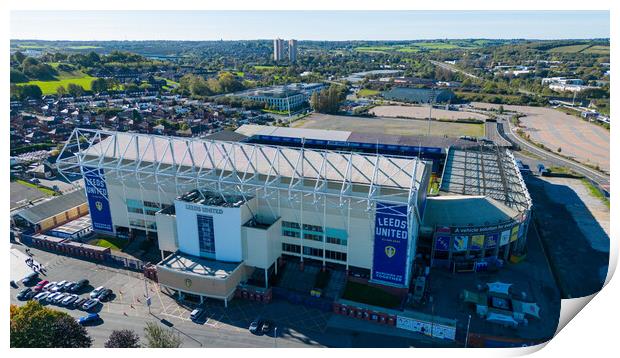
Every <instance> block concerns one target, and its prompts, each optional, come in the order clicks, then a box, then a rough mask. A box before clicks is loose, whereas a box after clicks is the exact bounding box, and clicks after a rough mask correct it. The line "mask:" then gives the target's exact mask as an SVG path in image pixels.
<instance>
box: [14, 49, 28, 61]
mask: <svg viewBox="0 0 620 358" xmlns="http://www.w3.org/2000/svg"><path fill="white" fill-rule="evenodd" d="M25 59H26V55H24V54H23V53H21V52H19V51H16V52H15V53H14V54H13V60H15V62H18V63H22V62H24V60H25Z"/></svg>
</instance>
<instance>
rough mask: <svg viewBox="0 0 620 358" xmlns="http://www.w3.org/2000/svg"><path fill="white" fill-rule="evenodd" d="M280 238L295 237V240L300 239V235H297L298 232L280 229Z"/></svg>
mask: <svg viewBox="0 0 620 358" xmlns="http://www.w3.org/2000/svg"><path fill="white" fill-rule="evenodd" d="M282 236H288V237H296V238H299V237H301V235H300V234H299V231H291V230H284V229H282Z"/></svg>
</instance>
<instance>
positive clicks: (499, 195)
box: [58, 126, 531, 303]
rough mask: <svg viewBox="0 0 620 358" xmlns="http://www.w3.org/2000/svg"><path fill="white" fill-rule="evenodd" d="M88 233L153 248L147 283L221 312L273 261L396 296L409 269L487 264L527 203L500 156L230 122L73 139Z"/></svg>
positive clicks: (479, 148) (526, 212)
mask: <svg viewBox="0 0 620 358" xmlns="http://www.w3.org/2000/svg"><path fill="white" fill-rule="evenodd" d="M59 158H60V159H59V160H58V168H59V171H60V172H61V173H63V174H64V175H68V174H76V173H79V174H81V175H82V176H83V177H84V181H85V191H86V195H87V199H88V205H89V210H90V215H91V220H92V225H93V229H94V230H95V231H96V232H98V233H101V234H105V235H118V236H128V237H132V235H136V234H140V235H146V236H147V237H150V238H152V239H153V240H156V241H157V243H158V246H159V250H160V251H161V261H160V262H159V263H157V265H156V267H157V277H158V282H159V284H160V286H162V287H164V288H166V289H169V290H172V291H174V292H177V293H178V294H179V295H183V296H193V297H196V298H198V299H200V300H201V301H202V300H203V299H204V298H215V299H221V300H223V301H224V302H225V303H227V302H228V301H229V300H230V299H232V297H233V296H234V294H235V291H236V290H237V288H238V287H239V286H240V285H243V283H245V282H247V280H248V279H250V278H252V279H253V282H256V281H257V280H258V281H260V282H261V283H262V284H263V285H264V286H265V287H268V286H269V285H270V280H272V279H273V277H278V270H279V269H280V267H281V266H282V262H288V263H290V262H294V263H297V264H299V266H300V267H301V268H303V267H304V266H305V265H312V266H319V267H324V268H325V267H328V268H330V269H332V270H340V271H342V272H344V273H345V275H348V276H355V277H356V278H361V279H363V280H366V281H367V282H368V283H369V284H371V285H373V286H377V287H383V288H385V289H386V290H390V291H391V292H401V293H402V294H403V295H404V294H406V293H407V292H408V289H409V286H410V285H411V282H412V280H414V278H415V277H413V276H414V268H415V266H416V265H424V266H432V267H444V268H445V269H446V270H450V271H452V272H455V274H457V275H458V273H457V272H459V271H483V270H486V269H489V268H490V267H496V268H501V266H502V265H504V264H505V263H506V262H508V261H510V260H512V261H513V262H515V261H517V260H518V258H519V257H520V256H521V255H522V254H523V251H524V247H525V240H526V232H527V226H528V222H529V217H530V210H531V200H530V197H529V194H528V192H527V189H526V187H525V185H524V182H523V179H522V177H521V174H520V172H519V170H518V168H517V164H516V161H515V159H514V157H513V156H512V153H511V152H510V150H508V149H506V148H502V147H498V146H494V145H490V144H484V145H482V144H478V143H472V142H470V141H463V140H457V139H454V140H453V139H447V138H443V137H442V138H434V137H398V136H389V137H388V136H380V135H376V136H373V135H369V134H361V133H353V132H345V131H327V130H316V129H296V128H284V127H268V126H264V127H263V126H242V127H241V128H239V129H238V130H237V131H236V132H229V133H218V134H216V135H214V136H212V137H209V138H181V137H165V136H157V135H147V134H139V133H127V132H113V131H105V130H91V129H75V130H74V132H73V133H72V135H71V137H70V139H69V141H68V142H67V144H66V145H65V147H64V149H63V151H62V153H61V155H60V156H59Z"/></svg>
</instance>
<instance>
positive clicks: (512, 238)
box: [510, 225, 519, 242]
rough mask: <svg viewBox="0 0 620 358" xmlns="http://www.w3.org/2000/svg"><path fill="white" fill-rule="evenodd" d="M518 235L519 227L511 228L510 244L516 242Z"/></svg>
mask: <svg viewBox="0 0 620 358" xmlns="http://www.w3.org/2000/svg"><path fill="white" fill-rule="evenodd" d="M518 233H519V225H517V226H515V227H513V228H512V231H511V232H510V242H513V241H517V238H518V236H517V235H518Z"/></svg>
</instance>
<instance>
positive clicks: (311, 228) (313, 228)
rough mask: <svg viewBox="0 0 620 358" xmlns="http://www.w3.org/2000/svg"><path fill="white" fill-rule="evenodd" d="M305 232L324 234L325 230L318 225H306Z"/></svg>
mask: <svg viewBox="0 0 620 358" xmlns="http://www.w3.org/2000/svg"><path fill="white" fill-rule="evenodd" d="M304 230H308V231H315V232H323V228H322V227H320V226H316V225H308V224H304Z"/></svg>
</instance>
